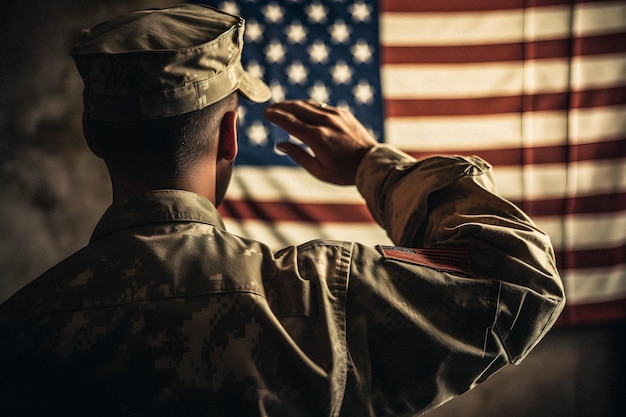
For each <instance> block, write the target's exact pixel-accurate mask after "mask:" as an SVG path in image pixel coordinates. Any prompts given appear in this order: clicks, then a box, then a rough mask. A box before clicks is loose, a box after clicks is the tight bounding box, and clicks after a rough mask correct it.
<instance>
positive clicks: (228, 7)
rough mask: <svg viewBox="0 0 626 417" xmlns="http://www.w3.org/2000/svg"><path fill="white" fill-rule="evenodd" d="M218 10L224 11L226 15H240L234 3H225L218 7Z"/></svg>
mask: <svg viewBox="0 0 626 417" xmlns="http://www.w3.org/2000/svg"><path fill="white" fill-rule="evenodd" d="M219 9H220V10H223V11H225V12H226V13H230V14H234V15H236V16H239V15H240V14H241V13H240V12H239V7H237V3H235V2H234V1H225V2H222V4H221V5H220V6H219Z"/></svg>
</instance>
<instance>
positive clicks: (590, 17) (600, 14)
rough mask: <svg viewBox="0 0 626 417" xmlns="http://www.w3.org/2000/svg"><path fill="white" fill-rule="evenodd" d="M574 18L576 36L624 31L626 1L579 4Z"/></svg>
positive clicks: (625, 24)
mask: <svg viewBox="0 0 626 417" xmlns="http://www.w3.org/2000/svg"><path fill="white" fill-rule="evenodd" d="M573 20H574V22H573V23H574V34H575V35H576V36H597V35H604V34H610V33H622V32H623V31H624V28H625V27H626V3H624V2H623V1H621V2H617V1H612V2H602V3H600V2H598V3H582V4H577V5H576V12H575V14H574V19H573Z"/></svg>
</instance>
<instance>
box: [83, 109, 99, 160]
mask: <svg viewBox="0 0 626 417" xmlns="http://www.w3.org/2000/svg"><path fill="white" fill-rule="evenodd" d="M83 136H85V141H86V142H87V146H88V147H89V149H90V150H91V152H93V154H94V155H96V156H97V157H98V158H102V153H101V152H100V148H99V147H98V142H97V141H96V139H95V138H94V135H93V133H92V131H91V129H90V126H89V120H88V119H87V116H85V113H83Z"/></svg>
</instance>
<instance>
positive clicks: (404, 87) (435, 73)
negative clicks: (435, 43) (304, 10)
mask: <svg viewBox="0 0 626 417" xmlns="http://www.w3.org/2000/svg"><path fill="white" fill-rule="evenodd" d="M597 73H602V74H603V76H602V77H592V76H590V75H591V74H597ZM530 75H532V78H529V76H530ZM381 76H382V85H383V89H384V91H385V97H386V98H387V99H419V98H423V99H432V98H435V97H438V98H446V99H455V98H457V99H458V98H476V97H493V96H496V97H498V96H515V95H519V93H520V92H523V93H524V94H545V93H560V92H563V91H568V90H569V89H572V90H575V91H583V90H593V89H601V88H614V87H616V86H623V85H626V56H625V55H624V54H602V55H589V56H584V57H574V58H572V59H571V60H569V59H567V58H555V59H540V60H533V61H525V62H515V61H513V62H489V63H466V64H457V65H445V64H419V65H417V64H410V65H400V64H398V65H386V66H383V68H382V73H381Z"/></svg>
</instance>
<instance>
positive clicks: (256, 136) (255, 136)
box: [246, 120, 268, 146]
mask: <svg viewBox="0 0 626 417" xmlns="http://www.w3.org/2000/svg"><path fill="white" fill-rule="evenodd" d="M246 134H247V135H248V141H249V142H250V144H251V145H257V146H265V145H267V142H268V140H267V129H266V128H265V126H263V123H261V122H260V121H259V120H255V121H254V123H252V124H251V125H250V127H249V128H248V129H247V130H246Z"/></svg>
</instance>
